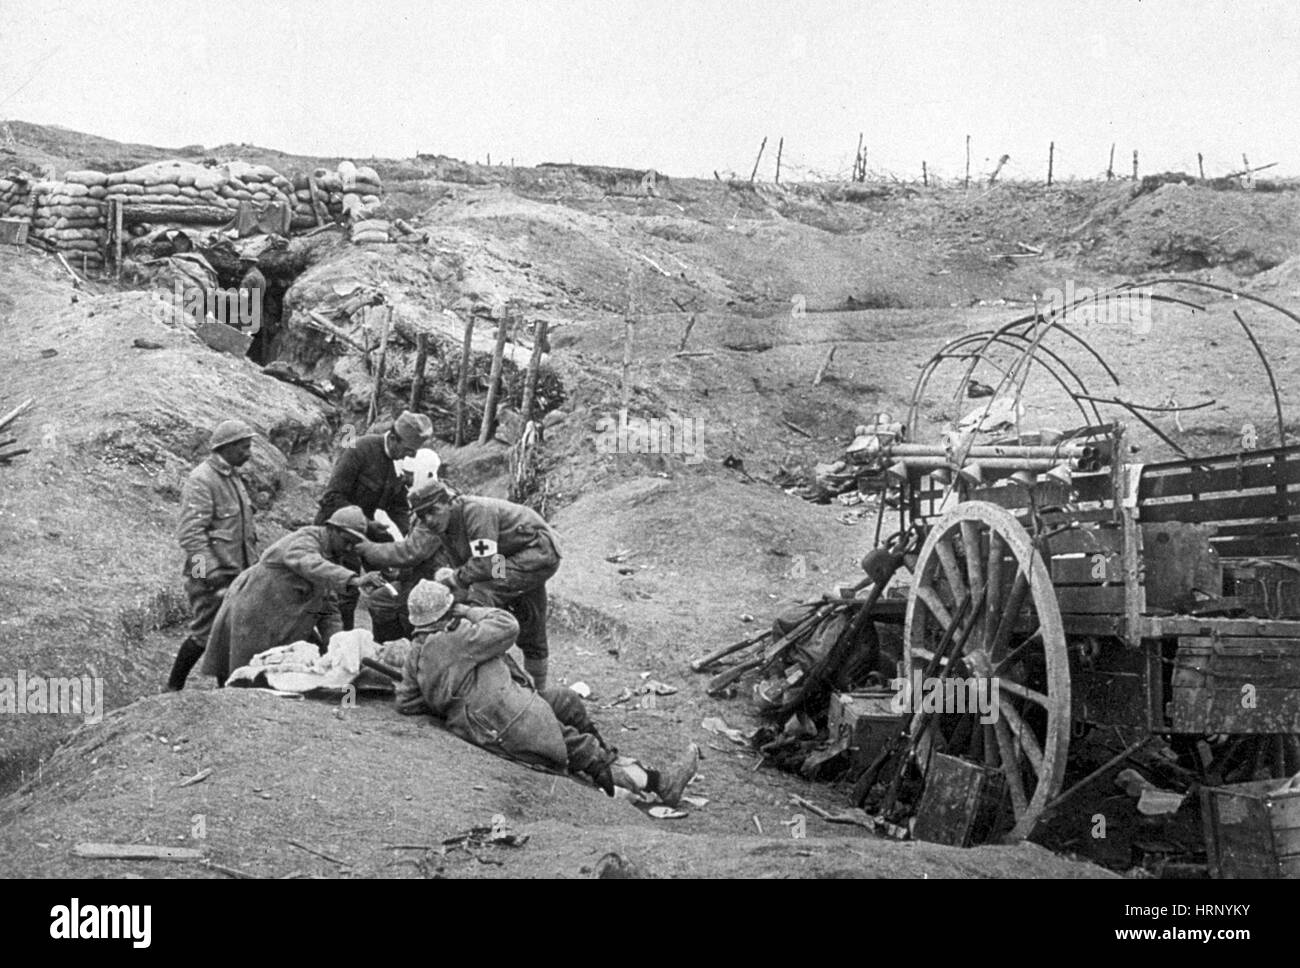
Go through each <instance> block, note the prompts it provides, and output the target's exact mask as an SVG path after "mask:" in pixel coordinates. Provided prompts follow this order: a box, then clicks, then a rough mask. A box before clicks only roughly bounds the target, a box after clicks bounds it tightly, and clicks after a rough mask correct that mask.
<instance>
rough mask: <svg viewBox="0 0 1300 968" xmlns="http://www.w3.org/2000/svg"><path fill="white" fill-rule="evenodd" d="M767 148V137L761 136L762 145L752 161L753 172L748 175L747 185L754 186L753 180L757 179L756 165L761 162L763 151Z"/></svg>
mask: <svg viewBox="0 0 1300 968" xmlns="http://www.w3.org/2000/svg"><path fill="white" fill-rule="evenodd" d="M766 147H767V135H763V143H762V144H761V145H759V146H758V157H757V158H755V159H754V170H753V171H751V172H750V173H749V183H750V184H751V185H752V184H754V179H755V178H756V177H758V163H759V162H760V161H762V160H763V149H764V148H766Z"/></svg>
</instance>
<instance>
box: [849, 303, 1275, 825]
mask: <svg viewBox="0 0 1300 968" xmlns="http://www.w3.org/2000/svg"><path fill="white" fill-rule="evenodd" d="M1137 287H1144V288H1145V290H1146V292H1147V293H1149V298H1150V299H1151V300H1153V301H1154V302H1161V303H1172V304H1178V305H1184V306H1188V307H1192V308H1203V307H1200V306H1198V305H1197V304H1196V303H1194V302H1192V301H1191V300H1189V299H1187V298H1184V297H1183V296H1182V295H1180V291H1181V290H1184V289H1186V288H1187V287H1197V288H1200V289H1202V290H1214V291H1218V292H1221V293H1230V294H1232V295H1233V296H1234V297H1236V298H1239V299H1246V300H1251V301H1253V302H1254V303H1256V304H1260V305H1263V306H1265V307H1267V308H1268V309H1271V310H1274V311H1276V312H1277V313H1281V314H1282V315H1283V316H1285V317H1288V318H1290V319H1291V320H1293V321H1295V322H1296V323H1300V317H1297V316H1296V315H1295V314H1293V313H1291V312H1290V311H1288V310H1286V309H1284V308H1282V307H1281V306H1277V305H1275V304H1273V303H1270V302H1268V301H1266V300H1263V299H1260V298H1258V297H1255V296H1251V295H1248V294H1244V293H1237V292H1234V291H1233V290H1230V289H1227V288H1225V287H1220V286H1214V285H1210V284H1207V283H1201V282H1197V281H1194V280H1186V279H1156V280H1150V281H1146V282H1141V283H1136V284H1133V285H1126V286H1120V287H1117V288H1115V289H1112V290H1109V291H1107V292H1103V293H1099V294H1098V295H1097V296H1096V297H1094V300H1092V305H1093V306H1094V307H1095V306H1096V300H1101V299H1108V298H1118V297H1122V296H1123V295H1124V294H1125V293H1129V292H1131V291H1132V290H1134V289H1136V288H1137ZM1089 302H1090V300H1087V299H1084V300H1078V301H1076V302H1075V303H1074V304H1072V305H1067V306H1058V307H1053V309H1052V310H1051V311H1050V312H1049V313H1047V314H1045V315H1044V314H1039V313H1038V312H1035V313H1034V314H1032V315H1029V316H1025V317H1022V318H1020V319H1016V320H1013V321H1012V322H1010V323H1008V324H1006V325H1004V326H1002V327H1000V328H998V329H996V330H991V331H986V332H981V333H971V334H966V335H963V336H961V337H959V338H957V339H955V340H953V341H951V342H950V343H948V344H947V345H946V346H945V347H944V348H943V349H942V350H940V351H939V352H938V353H937V354H935V356H934V357H932V358H931V359H930V360H929V361H928V362H927V363H926V364H925V365H924V366H923V367H922V371H921V374H920V377H919V378H918V380H917V383H916V387H915V390H914V393H913V397H912V400H911V405H910V408H909V413H908V416H907V419H906V423H905V424H884V423H882V424H880V425H879V426H877V427H876V428H871V429H870V432H869V433H866V434H863V435H862V436H861V437H859V439H858V441H856V442H855V449H856V451H857V453H856V454H854V452H853V451H852V450H851V452H850V453H851V455H852V456H854V459H856V460H858V462H859V463H860V464H863V465H864V469H863V479H864V481H865V482H868V483H869V482H870V480H871V479H872V478H875V481H876V483H877V484H879V485H881V486H890V487H893V486H897V487H899V488H900V489H901V490H900V511H899V513H900V525H901V530H905V531H911V532H914V533H915V534H917V535H918V536H921V537H923V538H924V541H923V543H921V544H920V547H919V550H918V551H916V552H915V553H913V554H910V555H909V556H908V558H907V561H906V563H907V565H908V567H909V568H910V570H911V574H912V578H911V584H910V587H909V588H908V589H907V602H906V612H905V617H904V628H903V668H902V675H903V677H904V678H905V679H906V680H907V681H908V682H909V683H910V682H915V681H916V680H917V677H918V676H920V677H932V678H937V679H939V680H943V681H944V682H945V684H949V683H952V681H953V680H967V681H969V680H972V679H988V680H992V681H993V685H994V686H995V688H994V689H993V694H994V695H995V696H996V697H997V702H996V705H997V711H996V717H995V718H994V719H993V721H992V722H991V723H988V722H983V721H981V719H980V718H979V717H977V716H975V715H973V714H971V713H969V712H965V713H963V714H954V713H952V712H951V711H950V710H946V711H943V712H925V711H923V710H920V709H917V710H915V711H913V712H912V713H911V715H910V720H909V721H908V725H907V728H906V730H905V735H906V740H907V749H906V755H905V756H904V757H902V758H900V765H899V766H897V767H896V768H897V770H898V771H900V772H899V773H898V775H899V776H901V771H902V770H904V769H910V768H912V767H913V766H914V768H915V769H916V770H917V771H919V773H920V776H921V781H922V783H924V778H925V774H926V771H927V769H928V764H929V762H930V757H931V755H932V754H933V753H935V752H943V753H946V754H948V755H950V756H958V757H960V758H962V759H964V760H966V761H968V762H970V763H971V764H974V765H979V766H983V767H986V768H990V769H991V770H992V771H996V772H1000V773H1001V774H1003V775H1004V776H1005V779H1006V787H1007V790H1008V794H1009V799H1010V802H1011V814H1012V819H1011V820H1010V823H1009V826H1010V831H1009V834H1008V837H1009V838H1010V839H1019V838H1023V837H1025V836H1028V834H1029V833H1030V832H1031V831H1032V829H1033V827H1034V825H1035V823H1036V822H1037V821H1038V820H1039V819H1040V817H1042V816H1043V814H1044V811H1045V810H1046V809H1047V808H1048V807H1049V806H1053V805H1055V802H1057V801H1058V800H1059V798H1060V795H1061V788H1062V783H1063V780H1064V777H1065V770H1066V761H1067V757H1068V753H1069V744H1070V739H1071V735H1072V733H1073V734H1078V733H1079V732H1081V731H1083V730H1086V729H1087V728H1089V727H1091V726H1095V725H1100V724H1106V725H1119V726H1130V727H1137V728H1138V730H1139V731H1142V732H1143V733H1144V735H1151V734H1158V735H1162V736H1165V737H1168V738H1169V739H1170V741H1171V743H1173V744H1175V745H1177V746H1179V747H1181V748H1185V749H1189V750H1193V751H1195V750H1197V747H1198V745H1199V747H1200V749H1199V752H1200V754H1201V755H1200V756H1199V757H1198V758H1197V764H1196V765H1197V766H1198V767H1199V768H1200V769H1201V771H1202V775H1203V776H1204V777H1207V778H1209V779H1211V780H1217V781H1220V782H1221V781H1223V780H1225V779H1231V778H1233V777H1234V776H1236V777H1243V776H1244V778H1245V779H1253V778H1255V777H1256V776H1257V775H1259V771H1260V770H1263V771H1264V772H1265V773H1267V774H1270V775H1273V776H1282V775H1289V774H1290V773H1293V772H1295V771H1296V770H1297V769H1300V746H1297V743H1296V737H1295V734H1297V733H1300V621H1297V620H1292V619H1295V618H1300V608H1298V607H1297V605H1298V603H1300V594H1294V595H1283V594H1282V593H1283V590H1284V589H1285V587H1286V585H1287V581H1288V579H1287V578H1286V577H1282V578H1278V577H1277V576H1278V575H1282V576H1292V577H1294V578H1295V579H1297V580H1300V446H1290V445H1288V444H1287V438H1286V427H1285V421H1284V418H1283V414H1282V405H1281V397H1280V394H1279V393H1278V389H1277V385H1276V382H1275V380H1274V376H1273V371H1272V368H1271V366H1270V365H1269V361H1268V359H1267V357H1266V356H1265V354H1264V352H1263V349H1262V348H1261V347H1260V344H1259V342H1258V341H1257V340H1256V339H1255V336H1254V333H1253V332H1252V331H1251V329H1250V328H1249V326H1247V324H1246V323H1245V321H1244V320H1243V319H1242V318H1241V316H1240V314H1238V313H1235V312H1234V315H1235V316H1236V318H1237V320H1238V322H1239V323H1240V324H1241V326H1242V328H1243V329H1244V330H1245V332H1246V335H1247V336H1248V337H1249V339H1250V342H1251V344H1252V346H1253V347H1254V349H1255V351H1256V353H1257V354H1258V356H1259V359H1260V361H1261V363H1262V368H1263V370H1264V372H1265V374H1266V376H1267V382H1268V385H1269V387H1270V388H1271V391H1272V400H1273V404H1274V407H1275V410H1276V417H1277V422H1278V430H1277V434H1278V443H1279V446H1276V447H1271V448H1267V449H1258V450H1245V449H1242V450H1238V451H1235V452H1231V453H1227V454H1219V455H1214V456H1206V457H1201V456H1193V455H1191V454H1188V453H1186V452H1185V451H1183V450H1182V448H1181V447H1180V445H1179V444H1178V442H1177V441H1175V440H1173V439H1171V438H1170V437H1169V436H1168V435H1166V434H1165V433H1164V432H1163V431H1162V430H1161V429H1160V428H1159V426H1158V425H1156V424H1155V423H1154V422H1153V420H1152V419H1151V417H1150V416H1148V415H1149V414H1151V413H1153V412H1160V411H1165V412H1166V416H1167V415H1168V412H1171V411H1172V412H1177V411H1180V410H1186V409H1195V408H1179V407H1177V406H1176V405H1174V406H1151V405H1144V404H1139V403H1137V402H1134V401H1130V400H1125V399H1122V398H1121V397H1120V396H1119V392H1120V391H1119V389H1118V388H1119V379H1118V377H1117V376H1116V374H1115V372H1114V371H1113V370H1112V368H1111V367H1110V366H1109V365H1108V364H1107V363H1106V361H1105V360H1104V359H1103V358H1102V357H1101V355H1100V354H1099V353H1098V352H1097V351H1096V350H1095V349H1094V348H1093V347H1092V346H1091V345H1089V344H1088V342H1087V341H1086V340H1084V339H1083V338H1081V337H1080V335H1079V334H1078V333H1076V332H1075V331H1074V330H1073V329H1072V328H1071V327H1070V326H1069V321H1070V319H1071V316H1072V315H1074V314H1076V313H1078V312H1079V311H1080V308H1081V307H1082V306H1084V305H1085V304H1088V303H1089ZM1062 343H1064V344H1065V346H1064V347H1060V344H1062ZM1058 347H1060V348H1058ZM997 350H1011V351H1013V352H1012V354H1011V356H1012V361H1011V363H1010V365H1002V364H1000V363H999V362H998V360H997V359H996V351H997ZM1066 350H1073V351H1074V352H1081V353H1083V354H1084V355H1085V356H1086V357H1089V358H1091V359H1092V360H1093V361H1094V362H1095V364H1096V366H1097V368H1099V369H1100V371H1101V373H1102V374H1104V379H1106V380H1108V381H1110V383H1111V384H1113V387H1114V388H1115V389H1113V390H1108V391H1106V392H1101V393H1098V392H1095V391H1094V390H1093V389H1091V388H1090V387H1089V386H1088V385H1086V384H1085V383H1084V381H1083V379H1082V377H1081V375H1080V370H1079V369H1078V368H1076V367H1074V366H1073V365H1072V364H1071V362H1070V360H1069V359H1068V357H1067V352H1066ZM949 361H957V362H959V363H962V364H964V366H965V372H964V375H963V377H962V379H961V381H960V384H959V386H958V388H957V399H958V400H959V401H960V400H963V399H965V398H966V392H967V388H968V387H969V386H971V385H972V380H973V374H974V373H975V372H976V371H977V368H978V367H979V366H980V365H981V364H989V365H991V366H992V367H993V368H994V370H995V371H997V372H998V373H999V374H1000V377H999V381H1000V382H999V385H998V387H997V389H996V390H995V391H994V395H993V396H991V397H989V400H988V404H986V405H985V410H984V412H985V413H988V412H990V410H991V408H992V405H993V404H994V402H995V400H998V399H1006V398H1010V399H1011V400H1012V401H1013V403H1012V419H1013V420H1015V422H1016V423H1017V424H1018V422H1019V421H1018V418H1017V411H1016V410H1015V407H1016V405H1017V404H1018V402H1019V396H1020V394H1021V392H1022V391H1023V388H1024V384H1025V378H1026V377H1027V375H1028V372H1029V369H1030V368H1031V367H1038V368H1041V369H1042V370H1043V371H1045V372H1046V374H1047V375H1048V376H1049V377H1050V378H1052V379H1053V380H1055V382H1056V383H1057V384H1059V385H1060V387H1061V388H1062V389H1063V390H1064V391H1065V393H1066V394H1067V395H1068V397H1069V398H1070V400H1072V401H1073V405H1074V406H1075V407H1077V409H1078V411H1079V413H1080V416H1081V420H1082V423H1081V426H1080V427H1078V428H1077V429H1075V430H1073V431H1066V432H1063V433H1059V434H1058V433H1055V432H1048V433H1046V434H1041V433H1040V434H1037V435H1028V434H1020V433H1019V432H1018V427H1017V430H1016V432H1015V433H1013V434H1012V435H1010V436H1009V437H1007V438H1004V439H1000V440H993V441H989V442H986V443H982V444H980V443H976V442H975V440H976V435H975V434H974V433H964V434H962V433H952V434H948V435H946V436H945V439H944V440H943V441H942V442H940V443H938V444H935V445H928V444H917V443H910V442H908V441H907V440H906V439H905V438H906V428H908V427H914V426H916V421H917V415H918V408H919V407H920V405H921V403H922V401H923V399H924V397H925V393H926V391H927V388H928V386H929V384H930V381H931V378H932V376H933V375H934V373H935V371H936V369H937V368H938V367H939V366H940V365H942V364H943V363H945V362H949ZM984 392H986V393H987V392H988V391H987V390H985V391H984ZM1108 393H1109V395H1107V394H1108ZM1113 408H1120V409H1122V410H1124V411H1126V412H1127V413H1128V414H1129V415H1131V416H1132V417H1133V418H1135V419H1136V420H1138V421H1139V422H1141V423H1142V424H1144V425H1145V426H1147V427H1148V429H1150V430H1151V431H1152V432H1153V433H1155V434H1156V435H1157V436H1159V437H1160V438H1162V439H1163V440H1164V441H1165V442H1166V443H1167V444H1168V445H1169V446H1171V447H1172V448H1173V449H1174V451H1175V452H1176V453H1178V454H1179V455H1180V456H1179V459H1177V460H1172V461H1162V462H1158V463H1141V462H1138V461H1136V460H1135V458H1134V453H1133V452H1132V451H1131V450H1130V448H1129V447H1128V445H1127V442H1126V439H1125V433H1124V426H1123V424H1122V423H1120V422H1118V421H1114V420H1108V419H1107V417H1106V413H1105V411H1106V410H1108V409H1113ZM978 424H979V421H978V420H977V422H976V426H977V427H978ZM1261 574H1263V575H1266V576H1268V577H1267V578H1266V579H1264V581H1265V585H1264V587H1265V594H1264V596H1263V604H1262V606H1261V601H1260V596H1259V595H1258V594H1255V585H1254V583H1256V582H1258V581H1260V580H1261V579H1260V575H1261ZM1269 581H1275V582H1276V585H1275V586H1274V587H1275V592H1274V595H1273V600H1272V602H1270V600H1269V595H1268V592H1267V589H1268V587H1269V586H1268V584H1267V583H1268V582H1269ZM1295 584H1296V586H1297V587H1300V581H1297V582H1296V583H1295ZM1247 612H1253V614H1245V613H1247ZM1247 700H1249V701H1247ZM1212 736H1218V737H1220V739H1218V740H1216V741H1214V742H1207V741H1206V739H1205V738H1206V737H1212ZM1222 737H1227V739H1226V740H1225V739H1223V738H1222ZM1198 741H1200V742H1199V744H1198ZM897 787H898V784H897V782H896V783H895V784H894V790H895V791H896V790H897ZM891 797H892V793H891ZM1003 829H1004V831H1005V829H1006V827H1005V825H1004V828H1003Z"/></svg>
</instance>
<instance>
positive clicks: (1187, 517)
mask: <svg viewBox="0 0 1300 968" xmlns="http://www.w3.org/2000/svg"><path fill="white" fill-rule="evenodd" d="M1297 513H1300V493H1288V494H1286V495H1281V494H1276V493H1268V494H1257V495H1250V496H1248V497H1230V498H1213V499H1210V500H1205V501H1176V502H1170V503H1167V504H1144V505H1142V520H1143V521H1144V522H1153V521H1184V522H1189V523H1190V522H1197V521H1243V520H1248V519H1252V518H1279V517H1294V516H1295V515H1296V514H1297Z"/></svg>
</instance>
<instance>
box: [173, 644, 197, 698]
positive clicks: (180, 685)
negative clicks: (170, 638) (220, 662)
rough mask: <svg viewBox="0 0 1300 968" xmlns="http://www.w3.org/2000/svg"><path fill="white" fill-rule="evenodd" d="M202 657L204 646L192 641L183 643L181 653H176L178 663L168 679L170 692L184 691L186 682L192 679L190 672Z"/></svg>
mask: <svg viewBox="0 0 1300 968" xmlns="http://www.w3.org/2000/svg"><path fill="white" fill-rule="evenodd" d="M202 657H203V646H201V645H199V644H198V643H196V642H193V641H191V640H190V639H186V640H185V641H184V642H182V643H181V649H180V651H179V652H177V653H176V661H175V662H173V663H172V671H171V675H169V676H168V677H167V689H168V691H170V692H180V691H181V690H182V689H184V688H185V680H186V679H188V678H189V677H190V670H191V669H193V668H194V663H196V662H198V661H199V659H201V658H202Z"/></svg>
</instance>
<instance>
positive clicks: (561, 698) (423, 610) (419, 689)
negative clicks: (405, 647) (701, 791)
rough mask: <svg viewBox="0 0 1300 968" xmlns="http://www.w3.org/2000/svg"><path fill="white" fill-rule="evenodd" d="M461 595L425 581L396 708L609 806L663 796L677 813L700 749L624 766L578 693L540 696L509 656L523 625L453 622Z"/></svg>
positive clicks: (496, 620)
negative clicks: (577, 776)
mask: <svg viewBox="0 0 1300 968" xmlns="http://www.w3.org/2000/svg"><path fill="white" fill-rule="evenodd" d="M452 601H453V599H452V594H451V592H450V591H449V590H448V589H447V588H446V587H444V586H443V585H441V584H439V583H436V582H429V581H422V582H420V583H419V584H418V585H417V586H416V588H415V589H413V590H412V592H411V596H410V602H411V605H410V611H411V619H412V621H413V622H414V624H415V626H416V634H415V638H414V641H413V642H412V647H411V650H410V652H408V653H407V659H406V664H405V666H404V668H403V670H402V681H401V683H400V685H399V686H398V688H397V708H398V710H399V711H400V712H403V713H406V714H408V715H412V714H416V713H422V712H430V713H432V714H433V715H434V716H437V717H438V718H439V719H441V720H443V722H445V723H446V724H447V728H448V729H450V730H451V731H452V732H453V733H455V734H456V735H457V736H460V737H461V738H462V739H465V740H468V741H469V742H471V743H473V744H475V745H476V746H481V747H483V748H485V749H490V750H494V751H496V752H499V753H502V754H504V755H506V756H509V757H511V758H512V759H516V760H520V761H522V762H525V763H533V764H536V765H538V766H542V767H546V768H549V769H552V770H561V771H564V770H571V771H573V772H574V773H581V774H584V775H586V776H588V777H590V778H591V779H592V781H593V782H595V783H596V785H597V786H599V787H601V788H602V789H603V790H604V791H605V792H606V793H608V794H609V795H610V796H613V795H614V787H615V786H621V787H624V788H626V789H629V790H633V791H636V792H638V793H640V792H651V793H655V794H657V795H658V796H659V797H660V799H662V800H663V801H664V802H666V803H671V804H676V803H677V802H678V801H679V800H680V799H681V796H682V793H683V792H684V791H685V789H686V784H687V783H689V782H690V780H691V778H692V777H693V776H694V775H695V766H696V763H697V762H698V756H699V749H698V747H695V746H692V747H691V748H690V750H689V751H688V754H687V756H686V757H685V758H684V759H683V760H681V761H679V762H678V763H677V764H674V765H673V766H672V767H670V768H669V769H667V770H664V771H658V770H653V769H650V768H648V767H645V766H643V765H642V764H640V763H638V762H637V761H635V760H631V759H628V758H626V757H620V756H619V755H618V751H617V750H615V749H611V748H609V747H608V746H606V745H605V743H604V742H603V741H602V740H601V738H600V735H599V733H597V731H596V728H595V725H594V724H593V723H592V721H591V719H590V718H589V717H588V715H587V710H586V707H585V706H584V705H583V702H582V700H581V699H580V698H579V697H578V695H577V693H575V692H574V691H573V690H572V689H569V688H567V687H563V686H561V687H560V688H558V689H538V688H537V687H536V684H535V683H534V682H533V680H532V678H531V677H530V676H529V675H528V673H526V672H524V671H523V670H521V669H520V668H519V667H518V666H517V665H515V663H514V661H513V660H512V659H511V658H510V656H509V655H508V654H507V652H508V650H509V649H510V646H511V645H513V644H514V642H515V636H516V634H517V633H518V631H519V625H518V623H517V622H516V621H515V619H514V616H512V615H511V614H510V613H508V612H506V611H505V610H503V609H499V608H481V607H473V606H471V607H468V608H463V609H458V610H456V611H452V612H448V609H450V608H451V605H452Z"/></svg>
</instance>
